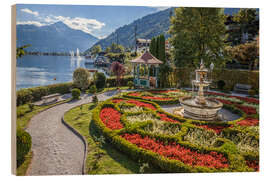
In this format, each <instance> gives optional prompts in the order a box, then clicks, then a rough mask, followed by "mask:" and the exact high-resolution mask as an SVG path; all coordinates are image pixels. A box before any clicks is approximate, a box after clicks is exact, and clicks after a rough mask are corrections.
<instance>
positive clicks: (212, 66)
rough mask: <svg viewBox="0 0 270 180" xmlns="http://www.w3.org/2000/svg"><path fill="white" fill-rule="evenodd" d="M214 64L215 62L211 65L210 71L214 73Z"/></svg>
mask: <svg viewBox="0 0 270 180" xmlns="http://www.w3.org/2000/svg"><path fill="white" fill-rule="evenodd" d="M214 66H215V65H214V63H213V62H211V64H210V69H211V71H213V69H214Z"/></svg>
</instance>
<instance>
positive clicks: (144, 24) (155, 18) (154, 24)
mask: <svg viewBox="0 0 270 180" xmlns="http://www.w3.org/2000/svg"><path fill="white" fill-rule="evenodd" d="M171 11H172V12H173V8H169V9H166V10H164V11H159V12H157V13H153V14H150V15H147V16H144V17H142V18H140V19H137V20H135V21H134V22H132V23H131V24H128V25H124V26H122V27H120V28H118V29H116V30H115V32H114V33H112V34H110V35H109V36H108V37H106V38H105V39H101V40H100V41H98V42H97V43H96V44H95V45H100V46H101V47H102V49H105V48H106V47H107V46H109V45H110V44H111V43H112V42H115V43H116V42H117V36H118V43H119V44H121V45H123V46H124V47H133V46H134V43H135V35H134V32H135V26H136V25H137V38H144V39H151V38H152V37H154V36H157V35H159V34H161V33H164V34H165V37H167V36H168V34H167V33H166V32H167V31H168V30H169V25H170V21H169V17H170V12H171ZM88 51H89V50H88Z"/></svg>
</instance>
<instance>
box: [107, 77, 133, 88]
mask: <svg viewBox="0 0 270 180" xmlns="http://www.w3.org/2000/svg"><path fill="white" fill-rule="evenodd" d="M133 79H134V77H133V76H124V77H123V78H122V79H121V80H120V85H121V86H127V85H128V82H129V81H132V82H133ZM106 84H107V85H108V86H109V87H116V86H117V82H116V77H115V76H113V77H108V78H107V80H106Z"/></svg>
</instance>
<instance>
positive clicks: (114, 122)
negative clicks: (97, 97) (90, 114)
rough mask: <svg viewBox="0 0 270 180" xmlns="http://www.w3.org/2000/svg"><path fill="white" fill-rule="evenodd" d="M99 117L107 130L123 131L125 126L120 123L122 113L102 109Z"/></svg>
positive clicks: (107, 108)
mask: <svg viewBox="0 0 270 180" xmlns="http://www.w3.org/2000/svg"><path fill="white" fill-rule="evenodd" d="M99 117H100V119H101V121H102V122H103V123H104V124H105V126H106V127H107V128H110V129H112V130H115V129H122V128H123V125H122V124H121V122H120V117H121V113H119V112H118V111H117V110H115V109H114V108H111V107H105V108H103V109H101V111H100V114H99Z"/></svg>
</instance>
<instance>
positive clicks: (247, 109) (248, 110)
mask: <svg viewBox="0 0 270 180" xmlns="http://www.w3.org/2000/svg"><path fill="white" fill-rule="evenodd" d="M236 107H237V108H239V109H241V110H242V111H244V112H245V113H246V114H248V115H251V114H257V110H256V109H255V108H254V107H249V106H241V105H237V106H236Z"/></svg>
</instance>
